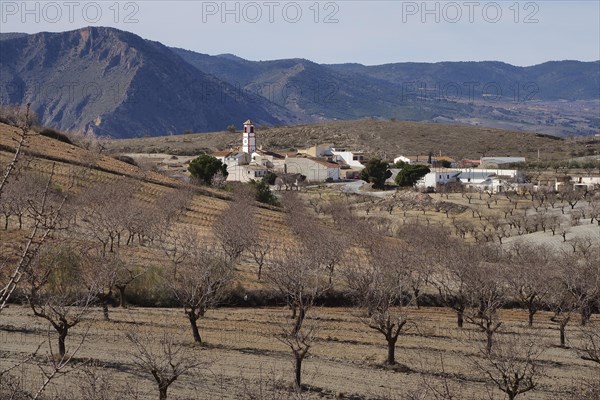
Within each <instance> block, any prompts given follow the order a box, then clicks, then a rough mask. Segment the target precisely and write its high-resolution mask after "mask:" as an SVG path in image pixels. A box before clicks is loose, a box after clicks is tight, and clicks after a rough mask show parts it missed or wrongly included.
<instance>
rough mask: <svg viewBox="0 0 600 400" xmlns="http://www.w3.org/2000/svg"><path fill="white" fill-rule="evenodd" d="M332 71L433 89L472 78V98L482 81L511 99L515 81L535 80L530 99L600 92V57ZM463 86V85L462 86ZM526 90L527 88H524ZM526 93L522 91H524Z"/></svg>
mask: <svg viewBox="0 0 600 400" xmlns="http://www.w3.org/2000/svg"><path fill="white" fill-rule="evenodd" d="M328 67H329V68H331V69H332V70H334V71H339V72H345V73H356V74H360V75H363V76H366V77H371V78H376V79H381V80H383V81H386V82H389V83H390V84H392V85H401V84H403V83H406V82H417V83H419V84H420V85H424V86H426V87H427V88H429V89H430V90H433V89H434V88H436V87H437V86H439V85H440V83H441V84H447V83H458V84H459V85H460V84H461V83H466V82H472V83H473V86H474V90H473V96H474V98H482V97H484V96H483V95H484V93H485V91H484V90H483V87H484V85H486V84H489V83H493V84H494V85H497V86H498V87H500V88H501V92H502V94H503V97H505V98H506V99H508V100H511V99H512V98H511V96H514V95H515V94H517V92H516V91H515V88H514V86H515V83H517V84H519V85H522V86H523V87H522V88H521V89H525V87H524V85H526V84H535V85H536V86H537V90H536V91H535V95H533V91H530V92H529V93H530V94H532V95H533V96H534V97H533V98H532V99H535V100H541V101H550V100H570V101H575V100H594V99H598V93H599V92H600V61H596V62H580V61H553V62H547V63H543V64H539V65H534V66H530V67H516V66H513V65H510V64H506V63H502V62H493V61H485V62H441V63H396V64H385V65H376V66H365V65H361V64H334V65H328ZM464 89H467V88H466V86H465V87H464ZM525 91H526V92H527V90H525ZM524 94H526V93H524Z"/></svg>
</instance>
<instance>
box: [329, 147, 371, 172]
mask: <svg viewBox="0 0 600 400" xmlns="http://www.w3.org/2000/svg"><path fill="white" fill-rule="evenodd" d="M331 154H332V155H333V156H334V161H336V162H343V163H344V164H346V165H348V166H349V167H351V168H357V169H363V168H364V167H365V166H364V165H363V162H366V161H367V159H366V156H365V154H364V152H362V151H347V150H346V149H340V148H332V149H331Z"/></svg>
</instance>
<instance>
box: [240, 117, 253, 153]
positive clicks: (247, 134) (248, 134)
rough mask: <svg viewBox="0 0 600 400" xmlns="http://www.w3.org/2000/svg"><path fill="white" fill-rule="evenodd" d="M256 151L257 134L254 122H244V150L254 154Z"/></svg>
mask: <svg viewBox="0 0 600 400" xmlns="http://www.w3.org/2000/svg"><path fill="white" fill-rule="evenodd" d="M255 151H256V134H255V133H254V124H253V123H252V121H251V120H248V121H246V122H244V133H243V135H242V152H244V153H246V154H252V153H254V152H255Z"/></svg>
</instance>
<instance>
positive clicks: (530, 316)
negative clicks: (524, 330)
mask: <svg viewBox="0 0 600 400" xmlns="http://www.w3.org/2000/svg"><path fill="white" fill-rule="evenodd" d="M528 312H529V319H528V325H529V327H530V328H531V327H533V316H534V315H535V310H534V309H532V308H529V310H528Z"/></svg>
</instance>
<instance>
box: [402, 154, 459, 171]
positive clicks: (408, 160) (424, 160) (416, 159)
mask: <svg viewBox="0 0 600 400" xmlns="http://www.w3.org/2000/svg"><path fill="white" fill-rule="evenodd" d="M430 160H431V162H430ZM400 161H401V162H403V163H405V164H411V165H412V164H420V165H432V166H433V167H436V168H437V167H442V166H444V164H446V166H448V167H450V166H453V165H454V164H455V163H456V161H455V160H454V159H452V158H450V157H446V156H429V155H421V156H400V157H396V158H394V164H397V163H398V162H400Z"/></svg>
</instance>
